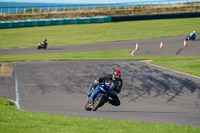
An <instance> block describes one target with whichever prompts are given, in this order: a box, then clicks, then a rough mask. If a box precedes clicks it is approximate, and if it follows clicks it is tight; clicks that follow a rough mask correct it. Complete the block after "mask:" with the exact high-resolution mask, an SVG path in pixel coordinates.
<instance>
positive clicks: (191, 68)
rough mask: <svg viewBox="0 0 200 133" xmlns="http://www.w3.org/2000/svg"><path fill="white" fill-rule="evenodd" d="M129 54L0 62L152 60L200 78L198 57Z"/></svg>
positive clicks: (59, 55) (118, 52)
mask: <svg viewBox="0 0 200 133" xmlns="http://www.w3.org/2000/svg"><path fill="white" fill-rule="evenodd" d="M130 53H131V50H107V51H91V52H71V53H43V54H24V55H1V56H0V62H22V61H58V60H60V61H61V60H153V62H151V63H152V64H156V65H159V66H163V67H166V68H169V69H173V70H177V71H180V72H185V73H188V74H192V75H196V76H199V77H200V57H199V56H196V57H191V56H131V55H130ZM41 57H42V58H41Z"/></svg>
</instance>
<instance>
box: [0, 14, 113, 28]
mask: <svg viewBox="0 0 200 133" xmlns="http://www.w3.org/2000/svg"><path fill="white" fill-rule="evenodd" d="M107 22H111V17H109V16H101V17H84V18H59V19H37V20H20V21H0V29H6V28H20V27H34V26H48V25H66V24H90V23H107Z"/></svg>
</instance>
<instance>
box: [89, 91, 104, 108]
mask: <svg viewBox="0 0 200 133" xmlns="http://www.w3.org/2000/svg"><path fill="white" fill-rule="evenodd" d="M97 96H98V98H95V99H94V102H93V108H92V111H96V110H97V109H98V108H99V107H101V106H103V105H104V103H105V96H104V94H103V93H99V94H97Z"/></svg>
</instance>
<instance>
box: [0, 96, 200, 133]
mask: <svg viewBox="0 0 200 133" xmlns="http://www.w3.org/2000/svg"><path fill="white" fill-rule="evenodd" d="M0 132H1V133H87V132H97V133H199V132H200V128H198V127H190V126H178V125H172V124H154V123H142V122H133V121H121V120H108V119H96V118H84V117H73V116H66V115H53V114H42V113H36V112H27V111H21V110H17V109H16V108H15V107H13V103H12V102H10V101H8V100H5V99H3V98H0Z"/></svg>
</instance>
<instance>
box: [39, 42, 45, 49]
mask: <svg viewBox="0 0 200 133" xmlns="http://www.w3.org/2000/svg"><path fill="white" fill-rule="evenodd" d="M46 48H47V43H46V44H41V43H38V47H37V49H46Z"/></svg>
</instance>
